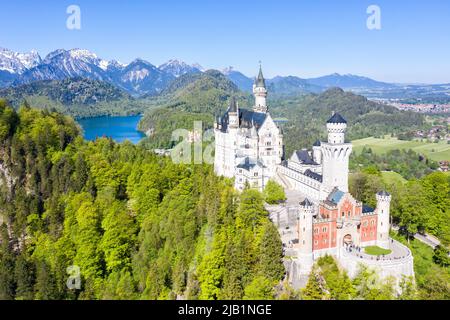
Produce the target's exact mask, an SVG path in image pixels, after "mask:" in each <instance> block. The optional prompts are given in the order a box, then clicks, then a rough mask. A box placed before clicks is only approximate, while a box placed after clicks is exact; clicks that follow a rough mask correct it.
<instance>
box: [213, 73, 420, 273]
mask: <svg viewBox="0 0 450 320" xmlns="http://www.w3.org/2000/svg"><path fill="white" fill-rule="evenodd" d="M253 94H254V96H255V105H254V107H253V110H252V111H250V110H246V109H240V108H239V105H238V103H237V102H236V100H235V99H232V100H231V104H230V106H229V108H228V110H227V111H226V112H225V114H224V115H223V116H222V117H218V118H217V119H216V122H215V124H214V132H215V160H214V170H215V172H216V174H218V175H221V176H225V177H229V178H234V179H235V182H234V183H235V188H236V189H237V190H243V189H244V188H245V187H250V188H255V189H258V190H260V191H262V190H264V188H265V186H266V185H267V182H268V181H269V180H270V179H273V180H274V181H276V182H278V183H279V184H280V185H282V186H283V187H284V189H285V191H286V193H288V192H289V195H288V201H287V203H286V204H283V205H279V206H273V207H270V208H268V210H269V212H271V216H272V220H278V222H277V224H278V226H279V227H280V221H279V220H280V218H279V217H280V216H283V217H285V220H286V221H285V222H284V223H285V225H284V226H283V227H282V228H281V229H280V230H281V232H280V233H282V238H283V235H284V233H285V229H294V228H295V230H296V231H295V232H294V234H291V235H290V238H289V239H283V243H285V244H286V243H289V246H290V247H289V249H290V250H291V251H292V252H290V254H289V256H291V257H295V260H294V263H293V265H294V267H293V268H294V269H295V270H296V271H294V272H291V275H292V274H296V276H294V278H296V277H297V278H298V277H299V276H306V275H307V274H308V273H309V272H310V270H311V268H312V265H313V263H314V260H316V259H317V258H318V257H320V256H323V255H324V254H331V255H333V256H335V257H336V258H338V259H339V260H340V262H341V263H342V265H344V266H345V267H346V268H347V269H348V270H349V273H350V274H351V275H352V274H354V273H355V272H356V269H357V265H358V263H360V262H363V263H366V264H367V265H371V264H373V261H372V260H371V257H369V256H368V257H365V258H364V257H363V254H362V253H358V254H357V256H356V258H355V256H354V254H355V251H352V248H358V249H357V250H359V251H358V252H360V250H361V248H362V249H364V248H365V247H368V246H379V247H382V248H385V249H389V250H391V251H392V254H390V255H388V256H387V257H384V259H386V260H383V261H382V262H376V263H375V266H378V267H380V268H381V269H382V272H381V273H382V274H384V275H394V276H395V277H397V278H398V279H399V278H400V277H401V275H407V276H410V275H413V267H412V255H411V252H410V251H409V249H408V248H406V247H405V246H403V245H401V244H400V243H398V242H396V241H393V240H392V239H390V238H389V229H390V201H391V195H390V194H389V193H387V192H386V191H380V192H378V193H377V195H376V199H377V206H376V208H370V207H368V206H366V205H363V203H362V202H360V201H358V200H356V199H355V198H353V196H352V195H351V194H350V193H349V190H348V175H349V169H348V165H349V158H350V154H351V152H352V144H351V143H349V142H347V141H346V140H345V132H346V129H347V121H346V120H345V119H344V118H343V117H342V116H341V115H339V114H338V113H334V114H333V115H332V116H331V118H330V119H329V120H328V121H327V124H326V127H327V131H328V139H327V141H325V142H320V141H317V142H316V143H314V145H313V146H312V150H310V151H309V150H307V149H302V150H297V151H295V152H294V153H293V154H292V155H291V157H290V158H289V159H285V155H284V144H283V132H282V130H281V127H279V126H278V125H277V123H276V122H275V121H274V120H273V119H272V116H271V115H270V112H269V108H268V106H267V101H266V98H267V89H266V84H265V80H264V77H263V74H262V70H261V68H260V70H259V74H258V76H257V78H256V79H255V83H254V85H253ZM289 198H291V199H289ZM290 200H294V202H293V203H292V201H290ZM291 213H292V214H291ZM290 217H291V218H292V219H290ZM290 227H293V228H290ZM355 250H356V249H355ZM351 252H353V255H352V254H351ZM293 282H295V279H294V280H293Z"/></svg>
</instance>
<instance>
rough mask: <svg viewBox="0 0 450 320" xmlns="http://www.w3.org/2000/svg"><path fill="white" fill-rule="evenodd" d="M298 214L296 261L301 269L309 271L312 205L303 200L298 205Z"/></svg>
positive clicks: (311, 263) (311, 252) (310, 263)
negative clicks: (297, 260)
mask: <svg viewBox="0 0 450 320" xmlns="http://www.w3.org/2000/svg"><path fill="white" fill-rule="evenodd" d="M299 205H300V206H299V212H298V224H297V232H298V259H299V263H300V264H301V266H302V268H303V269H305V270H310V269H311V268H312V265H313V261H314V259H313V245H312V241H313V230H312V228H313V214H314V205H313V203H312V202H311V201H310V200H309V199H308V198H305V200H303V201H302V202H300V203H299Z"/></svg>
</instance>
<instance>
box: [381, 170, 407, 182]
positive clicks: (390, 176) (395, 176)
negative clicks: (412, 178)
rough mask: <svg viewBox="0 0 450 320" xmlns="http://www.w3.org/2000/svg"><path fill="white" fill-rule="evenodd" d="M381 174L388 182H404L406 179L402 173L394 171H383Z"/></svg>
mask: <svg viewBox="0 0 450 320" xmlns="http://www.w3.org/2000/svg"><path fill="white" fill-rule="evenodd" d="M381 176H382V177H383V181H384V182H385V183H387V184H398V183H400V184H404V183H406V179H405V178H403V177H402V176H401V174H399V173H397V172H394V171H382V172H381Z"/></svg>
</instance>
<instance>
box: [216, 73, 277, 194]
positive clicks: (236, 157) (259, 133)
mask: <svg viewBox="0 0 450 320" xmlns="http://www.w3.org/2000/svg"><path fill="white" fill-rule="evenodd" d="M253 93H254V96H255V106H254V107H253V111H250V110H246V109H240V108H239V105H238V103H237V102H236V101H235V100H234V99H232V101H231V104H230V107H229V108H228V110H227V112H226V113H225V114H224V115H223V116H222V117H219V118H217V119H216V122H215V125H214V134H215V147H216V148H215V159H214V170H215V172H216V174H218V175H221V176H225V177H228V178H235V187H236V189H238V190H243V189H244V188H245V186H246V185H248V186H250V187H251V188H256V189H259V190H260V191H262V190H263V189H264V187H265V185H266V184H267V181H268V180H269V179H270V178H272V177H273V176H274V175H275V174H276V171H277V166H278V165H280V164H281V160H282V158H283V135H282V133H281V130H280V128H279V127H278V126H277V124H276V123H275V122H274V121H273V119H272V117H271V115H270V113H269V112H268V107H267V102H266V97H267V90H266V88H265V81H264V78H263V75H262V71H261V70H260V72H259V75H258V77H257V79H256V80H255V84H254V86H253Z"/></svg>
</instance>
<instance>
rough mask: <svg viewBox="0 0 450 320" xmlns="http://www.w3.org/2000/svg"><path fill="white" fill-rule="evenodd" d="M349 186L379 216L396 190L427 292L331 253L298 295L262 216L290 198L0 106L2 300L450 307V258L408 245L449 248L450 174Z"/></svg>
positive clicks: (53, 116) (369, 174)
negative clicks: (425, 236)
mask: <svg viewBox="0 0 450 320" xmlns="http://www.w3.org/2000/svg"><path fill="white" fill-rule="evenodd" d="M350 187H351V192H352V193H353V194H354V195H355V197H356V198H358V199H359V200H362V201H364V202H365V203H367V204H369V205H372V206H374V205H375V199H374V194H375V192H376V191H378V190H380V189H381V188H385V189H387V190H388V191H389V192H391V193H392V196H393V201H392V216H393V222H394V223H396V224H397V225H399V226H400V227H401V231H402V233H399V234H395V235H394V234H393V236H395V237H397V238H398V239H399V240H400V241H405V243H406V244H408V242H410V244H408V245H410V246H411V249H412V250H413V253H414V255H416V254H417V258H415V263H416V265H415V270H416V281H417V283H414V282H412V280H411V279H404V281H403V282H402V286H404V289H405V290H404V292H403V293H402V295H400V296H398V295H397V294H396V292H395V290H394V289H393V284H392V281H391V280H390V279H385V280H381V279H378V280H376V281H375V282H376V284H377V285H376V286H372V285H370V283H371V282H373V281H374V280H373V279H374V277H375V276H374V275H373V272H372V271H370V270H366V269H364V268H362V269H361V270H360V273H359V274H358V276H357V277H356V278H355V279H349V278H348V276H347V275H346V273H345V271H344V270H341V269H340V268H339V266H338V265H337V264H336V262H335V261H334V260H333V258H331V257H325V258H323V259H321V260H319V261H318V262H317V264H316V266H315V268H314V269H313V271H312V273H311V277H310V280H309V282H308V284H307V286H306V288H304V289H303V290H300V291H295V290H293V289H292V288H291V287H290V286H289V285H288V284H287V282H286V281H284V275H285V270H284V266H283V248H282V245H281V240H280V237H279V234H278V231H277V230H276V228H275V226H274V225H273V224H272V223H271V221H270V220H269V218H268V213H267V211H266V210H265V209H264V202H265V201H266V202H269V203H276V202H277V201H280V200H283V199H284V197H285V196H284V193H283V192H282V190H281V189H280V188H279V186H277V185H276V184H272V183H271V184H270V186H269V188H267V190H266V191H265V193H264V194H261V193H259V192H258V191H255V190H251V189H247V190H245V191H244V192H242V193H240V194H239V193H237V192H236V191H234V188H233V184H232V181H230V180H227V179H224V178H219V177H217V176H215V174H214V173H213V170H212V168H211V166H209V165H185V164H174V163H173V162H172V161H171V160H170V159H169V158H167V157H162V156H157V155H155V154H153V153H152V152H149V151H148V150H146V149H145V148H143V147H142V146H135V145H132V144H131V143H128V142H125V143H122V144H117V143H115V142H113V141H112V140H110V139H107V138H101V139H98V140H96V141H95V142H87V141H85V140H84V139H83V138H82V136H81V135H80V128H79V127H78V125H77V124H76V122H75V121H74V120H73V119H72V118H70V117H68V116H65V115H62V114H60V113H57V112H54V111H48V110H38V109H33V108H31V107H30V106H29V105H23V106H22V107H21V108H20V109H19V110H18V111H15V110H14V109H13V108H12V107H10V106H8V104H7V102H6V101H4V100H0V261H1V262H2V263H1V264H0V299H180V298H187V299H380V298H384V299H417V298H422V299H449V298H450V288H449V286H448V283H450V281H449V277H450V270H449V265H450V263H449V261H448V257H447V256H446V251H445V249H444V250H442V248H438V249H437V250H435V251H434V252H433V251H432V250H431V249H430V248H428V247H425V248H424V247H420V245H418V244H417V243H416V242H414V240H412V239H410V238H411V237H410V235H411V234H413V233H415V232H418V231H425V232H428V233H431V234H433V235H436V236H437V237H439V239H440V240H441V241H442V243H443V248H445V246H448V244H449V242H450V238H449V234H450V232H449V231H450V228H449V221H450V216H449V208H450V203H449V201H450V199H449V196H448V195H449V191H450V180H449V178H448V176H446V175H445V174H443V173H437V172H436V173H431V174H425V175H423V176H421V177H420V179H413V180H410V181H408V182H406V183H404V184H399V183H392V184H389V183H386V181H384V180H383V178H382V176H381V175H380V171H379V169H378V168H377V167H374V166H368V167H366V168H364V169H362V170H361V171H356V172H355V173H354V174H352V176H351V179H350ZM408 239H409V240H408ZM443 252H444V254H443ZM78 285H79V286H78Z"/></svg>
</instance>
